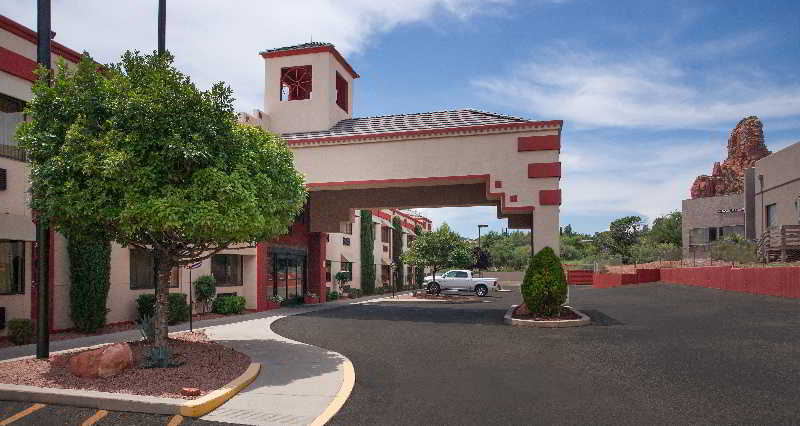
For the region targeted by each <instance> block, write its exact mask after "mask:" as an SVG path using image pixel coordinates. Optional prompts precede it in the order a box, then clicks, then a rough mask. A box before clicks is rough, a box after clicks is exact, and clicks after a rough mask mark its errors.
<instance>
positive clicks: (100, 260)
mask: <svg viewBox="0 0 800 426" xmlns="http://www.w3.org/2000/svg"><path fill="white" fill-rule="evenodd" d="M67 253H68V254H69V279H70V287H69V301H70V311H69V315H70V318H71V319H72V322H73V324H75V328H76V329H78V331H81V332H84V333H94V332H95V331H97V330H99V329H101V328H103V326H105V325H106V314H107V313H108V308H106V301H107V299H108V288H109V283H110V280H109V277H110V273H111V243H110V242H108V241H105V240H98V239H92V238H82V237H75V236H70V237H69V238H68V244H67Z"/></svg>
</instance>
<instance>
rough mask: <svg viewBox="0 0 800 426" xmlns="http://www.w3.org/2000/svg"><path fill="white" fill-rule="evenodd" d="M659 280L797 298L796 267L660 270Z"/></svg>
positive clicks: (799, 293) (798, 278)
mask: <svg viewBox="0 0 800 426" xmlns="http://www.w3.org/2000/svg"><path fill="white" fill-rule="evenodd" d="M661 280H662V281H664V282H667V283H672V284H683V285H692V286H698V287H706V288H715V289H720V290H728V291H738V292H742V293H751V294H762V295H767V296H778V297H788V298H795V299H796V298H800V267H774V268H773V267H768V268H731V267H730V266H718V267H707V268H674V269H662V270H661Z"/></svg>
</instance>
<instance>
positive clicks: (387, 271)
mask: <svg viewBox="0 0 800 426" xmlns="http://www.w3.org/2000/svg"><path fill="white" fill-rule="evenodd" d="M391 275H392V267H391V266H389V265H381V281H382V282H383V284H384V285H386V284H389V278H390V276H391Z"/></svg>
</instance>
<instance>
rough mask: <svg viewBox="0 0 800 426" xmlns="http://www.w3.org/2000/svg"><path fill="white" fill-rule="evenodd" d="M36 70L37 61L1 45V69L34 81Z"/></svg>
mask: <svg viewBox="0 0 800 426" xmlns="http://www.w3.org/2000/svg"><path fill="white" fill-rule="evenodd" d="M34 70H36V61H32V60H30V59H28V58H26V57H24V56H22V55H20V54H19V53H17V52H13V51H11V50H8V49H6V48H3V47H0V71H3V72H6V73H9V74H11V75H13V76H17V77H19V78H22V79H25V80H28V81H31V82H33V81H36V74H34V73H33V71H34Z"/></svg>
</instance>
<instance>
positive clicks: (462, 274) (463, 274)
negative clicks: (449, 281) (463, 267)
mask: <svg viewBox="0 0 800 426" xmlns="http://www.w3.org/2000/svg"><path fill="white" fill-rule="evenodd" d="M453 277H454V278H467V272H466V271H455V272H454V273H453Z"/></svg>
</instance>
